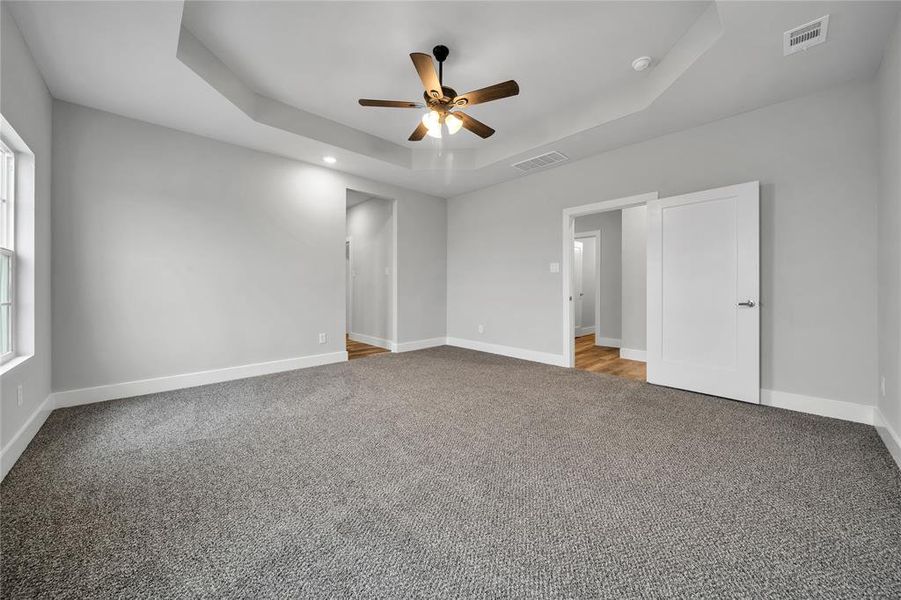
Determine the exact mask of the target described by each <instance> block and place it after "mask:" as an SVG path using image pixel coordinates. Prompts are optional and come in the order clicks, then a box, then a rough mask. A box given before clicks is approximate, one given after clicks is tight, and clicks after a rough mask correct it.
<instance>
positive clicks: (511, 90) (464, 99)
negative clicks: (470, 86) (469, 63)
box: [454, 79, 519, 106]
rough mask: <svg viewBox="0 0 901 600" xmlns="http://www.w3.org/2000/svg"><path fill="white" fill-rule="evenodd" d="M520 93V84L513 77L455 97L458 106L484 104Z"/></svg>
mask: <svg viewBox="0 0 901 600" xmlns="http://www.w3.org/2000/svg"><path fill="white" fill-rule="evenodd" d="M518 93H519V84H518V83H516V82H515V81H513V80H512V79H511V80H510V81H505V82H503V83H496V84H494V85H489V86H488V87H486V88H482V89H480V90H473V91H471V92H466V93H465V94H460V95H459V96H457V97H456V98H454V104H455V105H457V106H470V105H472V104H484V103H485V102H491V101H492V100H500V99H501V98H509V97H510V96H515V95H517V94H518Z"/></svg>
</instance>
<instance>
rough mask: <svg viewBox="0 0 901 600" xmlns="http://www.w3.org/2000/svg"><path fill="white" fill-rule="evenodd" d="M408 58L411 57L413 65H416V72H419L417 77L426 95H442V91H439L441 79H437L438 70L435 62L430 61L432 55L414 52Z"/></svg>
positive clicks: (439, 96) (440, 96)
mask: <svg viewBox="0 0 901 600" xmlns="http://www.w3.org/2000/svg"><path fill="white" fill-rule="evenodd" d="M410 58H412V59H413V66H414V67H416V72H417V73H419V79H421V80H422V85H423V87H425V91H426V92H427V93H428V95H429V96H431V97H432V98H442V97H444V92H442V91H441V81H439V80H438V72H437V71H436V70H435V63H433V62H432V57H431V56H430V55H428V54H423V53H422V52H414V53H413V54H411V55H410Z"/></svg>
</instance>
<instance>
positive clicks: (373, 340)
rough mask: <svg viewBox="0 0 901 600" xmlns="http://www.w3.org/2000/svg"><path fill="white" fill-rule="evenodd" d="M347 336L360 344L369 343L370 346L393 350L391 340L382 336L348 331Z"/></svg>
mask: <svg viewBox="0 0 901 600" xmlns="http://www.w3.org/2000/svg"><path fill="white" fill-rule="evenodd" d="M347 337H349V338H350V339H351V340H353V341H355V342H360V343H362V344H369V345H370V346H378V347H379V348H384V349H385V350H391V351H393V350H394V347H395V344H394V342H392V341H391V340H386V339H384V338H379V337H375V336H372V335H366V334H365V333H348V334H347Z"/></svg>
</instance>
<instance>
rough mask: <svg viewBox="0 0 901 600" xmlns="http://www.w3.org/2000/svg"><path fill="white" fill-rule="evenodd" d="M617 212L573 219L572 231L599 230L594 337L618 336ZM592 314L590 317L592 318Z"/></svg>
mask: <svg viewBox="0 0 901 600" xmlns="http://www.w3.org/2000/svg"><path fill="white" fill-rule="evenodd" d="M621 221H622V218H621V214H620V211H618V210H612V211H609V212H603V213H597V214H594V215H585V216H584V217H578V218H577V219H576V220H575V231H576V233H579V232H583V231H600V232H601V265H600V269H599V271H600V277H601V323H600V325H601V326H600V331H599V332H598V333H597V335H598V337H599V338H600V337H604V338H613V339H619V338H620V336H621V335H622V325H621V320H622V311H621V308H620V302H621V300H622V249H621V244H622V239H621V238H622V236H621V235H620V229H621V227H622V223H621ZM593 318H594V317H592V319H593Z"/></svg>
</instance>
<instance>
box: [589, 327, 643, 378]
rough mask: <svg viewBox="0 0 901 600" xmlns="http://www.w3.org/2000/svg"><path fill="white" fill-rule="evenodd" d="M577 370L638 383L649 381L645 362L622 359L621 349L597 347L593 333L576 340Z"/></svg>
mask: <svg viewBox="0 0 901 600" xmlns="http://www.w3.org/2000/svg"><path fill="white" fill-rule="evenodd" d="M576 368H577V369H582V370H583V371H591V372H592V373H606V374H607V375H616V376H617V377H625V378H627V379H635V380H637V381H646V380H647V370H646V368H645V364H644V363H643V362H640V361H637V360H628V359H625V358H620V357H619V348H611V347H609V346H595V345H594V334H593V333H591V334H589V335H581V336H579V337H577V338H576Z"/></svg>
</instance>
